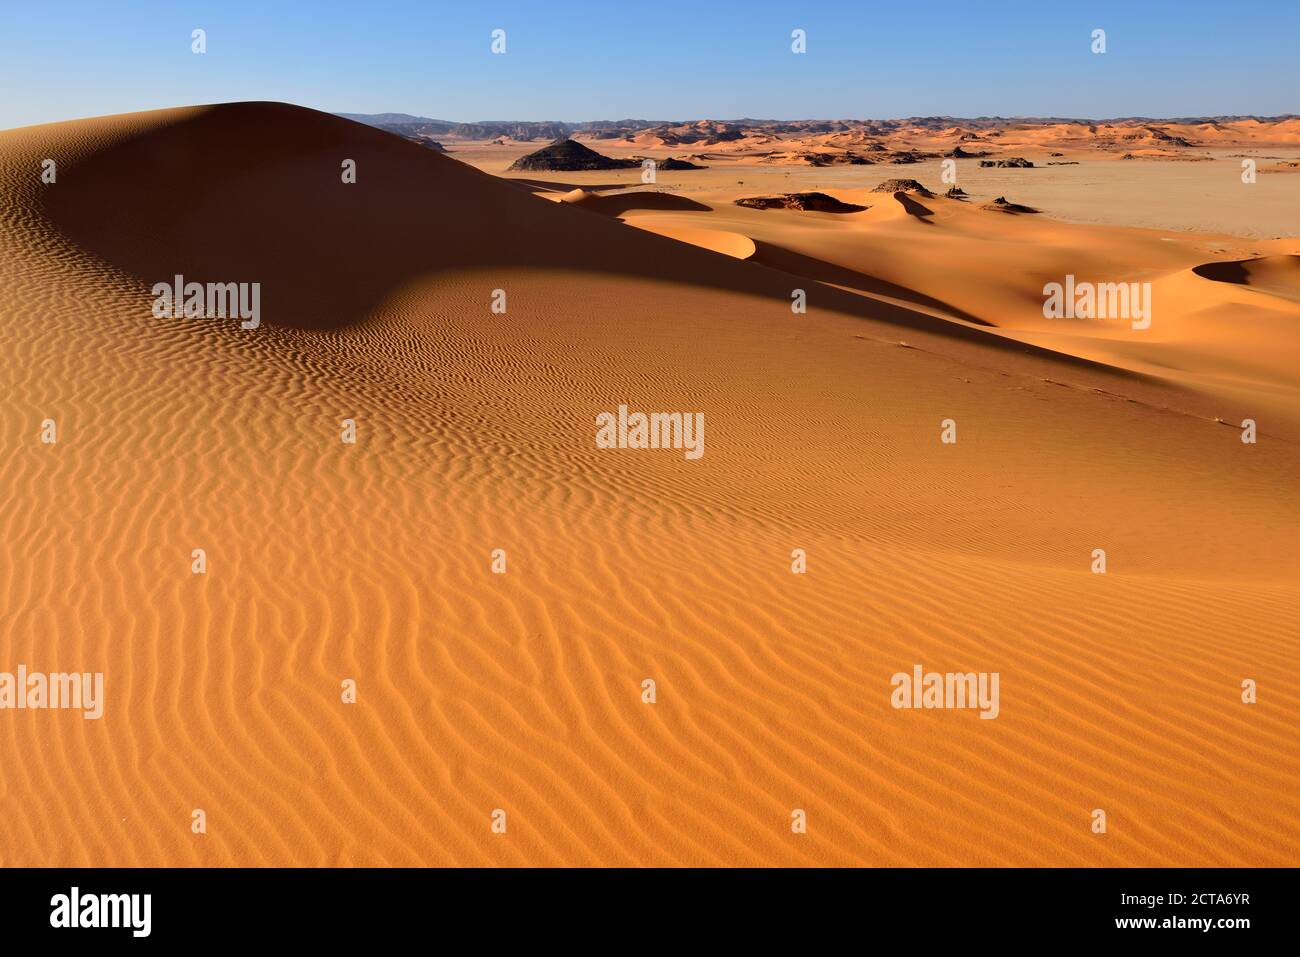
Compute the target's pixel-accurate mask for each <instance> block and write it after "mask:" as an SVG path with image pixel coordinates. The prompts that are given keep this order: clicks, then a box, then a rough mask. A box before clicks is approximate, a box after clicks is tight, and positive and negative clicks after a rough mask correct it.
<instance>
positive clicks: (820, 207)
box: [735, 193, 867, 213]
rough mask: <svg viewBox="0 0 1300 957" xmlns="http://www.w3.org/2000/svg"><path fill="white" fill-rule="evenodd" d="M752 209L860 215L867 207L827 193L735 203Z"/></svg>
mask: <svg viewBox="0 0 1300 957" xmlns="http://www.w3.org/2000/svg"><path fill="white" fill-rule="evenodd" d="M735 202H736V205H737V206H747V207H749V208H750V209H798V210H803V211H804V212H812V213H858V212H861V211H862V210H864V209H866V208H867V207H866V206H856V205H854V204H853V203H842V202H840V201H839V200H838V199H836V198H835V197H834V196H827V195H826V194H825V193H786V194H784V195H782V196H751V197H748V198H745V199H738V200H736V201H735Z"/></svg>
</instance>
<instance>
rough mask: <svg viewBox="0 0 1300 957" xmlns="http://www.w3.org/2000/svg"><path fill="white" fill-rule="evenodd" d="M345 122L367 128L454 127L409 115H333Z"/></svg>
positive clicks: (423, 117)
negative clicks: (359, 124) (403, 126)
mask: <svg viewBox="0 0 1300 957" xmlns="http://www.w3.org/2000/svg"><path fill="white" fill-rule="evenodd" d="M334 115H335V116H341V117H343V119H345V120H355V121H356V122H358V123H365V124H366V125H367V126H398V125H405V124H408V123H419V124H429V125H432V126H447V127H452V126H455V125H456V124H455V123H452V122H450V121H449V120H431V119H429V118H428V117H427V116H412V115H411V114H410V113H335V114H334Z"/></svg>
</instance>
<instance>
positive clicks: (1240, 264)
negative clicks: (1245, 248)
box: [1192, 259, 1251, 286]
mask: <svg viewBox="0 0 1300 957" xmlns="http://www.w3.org/2000/svg"><path fill="white" fill-rule="evenodd" d="M1249 262H1251V260H1249V259H1237V260H1233V261H1231V262H1217V263H1202V264H1201V265H1199V266H1193V267H1192V272H1194V273H1196V275H1198V276H1200V277H1201V278H1202V279H1212V280H1214V281H1215V282H1228V283H1233V284H1234V285H1239V286H1244V285H1245V284H1246V283H1248V282H1250V273H1248V272H1247V271H1246V264H1247V263H1249Z"/></svg>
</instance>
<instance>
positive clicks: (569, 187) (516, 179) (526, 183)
mask: <svg viewBox="0 0 1300 957" xmlns="http://www.w3.org/2000/svg"><path fill="white" fill-rule="evenodd" d="M498 178H499V179H500V180H501V181H502V182H503V183H509V184H510V185H511V186H518V187H519V188H520V189H522V190H524V191H526V192H529V193H568V192H571V191H573V190H575V189H584V190H586V191H587V192H588V193H603V192H607V191H609V190H612V189H629V188H630V187H632V186H635V185H636V182H635V181H633V182H631V183H597V184H594V185H593V184H590V183H556V182H554V181H552V180H549V179H527V178H525V177H522V176H501V177H498Z"/></svg>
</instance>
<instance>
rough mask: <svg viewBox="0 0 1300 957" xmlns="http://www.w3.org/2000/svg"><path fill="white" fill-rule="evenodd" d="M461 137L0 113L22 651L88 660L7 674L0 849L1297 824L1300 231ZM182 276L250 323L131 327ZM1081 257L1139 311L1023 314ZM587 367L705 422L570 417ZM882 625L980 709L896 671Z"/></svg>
mask: <svg viewBox="0 0 1300 957" xmlns="http://www.w3.org/2000/svg"><path fill="white" fill-rule="evenodd" d="M1297 122H1300V121H1297ZM1210 132H1213V131H1207V132H1205V133H1204V134H1203V135H1204V136H1207V137H1208V136H1209V134H1210ZM1291 135H1293V137H1300V133H1296V132H1292V134H1291ZM586 142H587V143H588V145H590V146H592V147H593V148H595V149H598V150H601V151H602V152H606V153H609V154H610V155H615V153H617V155H619V156H625V155H630V154H631V153H632V152H635V151H636V150H637V149H640V148H642V147H641V146H638V145H637V144H629V145H627V146H626V147H620V148H619V149H621V150H623V152H618V151H616V150H614V149H607V147H606V144H604V143H603V142H601V141H595V140H589V141H586ZM1291 142H1293V143H1294V142H1296V141H1295V140H1294V139H1293V140H1292V141H1291ZM446 145H447V147H448V149H449V153H448V154H446V155H443V154H441V153H438V152H436V151H434V150H431V149H426V148H424V147H422V146H419V145H416V144H414V143H411V142H407V141H404V140H403V139H400V138H398V137H396V136H393V135H391V134H389V133H386V132H382V131H380V130H377V129H372V128H370V127H366V126H363V125H360V124H358V123H354V122H352V121H349V120H345V119H341V118H338V117H335V116H331V115H327V114H323V113H318V112H315V111H312V110H307V109H304V108H299V107H293V106H288V105H284V104H274V103H239V104H229V105H222V106H211V107H196V108H190V109H177V110H167V111H160V112H151V113H138V114H130V115H123V116H112V117H106V118H101V119H93V120H80V121H74V122H68V123H57V124H50V125H45V126H36V127H28V128H24V129H18V130H10V131H6V132H0V335H2V336H3V340H2V341H3V344H4V349H3V357H2V358H0V391H2V392H3V394H4V396H5V398H6V401H4V402H3V403H0V441H2V442H3V448H4V451H5V463H6V464H5V470H4V481H3V483H0V670H2V669H4V668H11V667H14V666H16V665H17V664H19V663H24V664H26V665H28V666H30V667H32V668H42V669H45V670H76V671H102V672H103V673H104V675H105V694H106V701H105V708H104V714H103V717H102V718H99V719H97V720H86V719H84V718H83V717H82V716H81V715H80V714H75V713H70V712H66V711H62V712H60V711H46V712H36V711H33V712H27V713H21V714H19V713H10V714H7V715H0V717H2V718H3V720H0V751H3V753H4V754H5V756H6V758H5V761H4V763H3V770H0V864H4V865H28V866H37V865H91V864H93V865H96V866H114V865H127V866H134V865H200V864H202V865H422V864H439V865H452V864H455V865H489V864H502V865H511V866H530V865H641V864H649V865H704V866H712V865H754V866H765V865H879V866H912V865H938V866H947V865H956V866H963V865H993V866H997V865H1062V866H1083V865H1142V866H1174V865H1187V866H1210V865H1224V866H1244V865H1251V866H1254V865H1283V866H1294V865H1296V864H1297V863H1300V787H1297V784H1298V783H1300V752H1298V751H1297V748H1296V729H1297V727H1298V726H1300V689H1298V688H1297V683H1296V674H1297V670H1298V669H1300V646H1297V643H1296V622H1297V621H1298V620H1300V551H1298V550H1297V548H1296V543H1297V541H1298V540H1300V538H1298V535H1297V533H1298V532H1300V499H1298V498H1297V495H1296V476H1297V474H1300V374H1298V373H1297V360H1298V359H1300V345H1298V343H1300V269H1297V265H1296V264H1297V262H1300V260H1298V259H1297V257H1300V238H1296V236H1295V235H1294V230H1292V231H1291V233H1290V235H1288V234H1285V233H1282V232H1278V233H1277V234H1276V235H1274V234H1273V233H1271V232H1270V233H1269V234H1268V235H1265V236H1259V237H1255V238H1249V239H1247V238H1241V233H1239V232H1234V231H1233V230H1232V229H1230V228H1225V227H1226V226H1231V223H1230V222H1225V223H1220V224H1218V225H1216V226H1215V232H1214V233H1213V234H1210V233H1196V234H1193V233H1190V232H1175V231H1174V230H1173V227H1172V226H1169V225H1164V226H1156V227H1154V228H1146V229H1138V228H1132V227H1129V226H1120V225H1114V224H1113V221H1106V220H1107V219H1108V217H1104V216H1103V217H1099V218H1098V219H1094V220H1092V221H1091V222H1090V224H1087V225H1083V224H1078V223H1069V222H1066V221H1064V220H1065V219H1069V218H1076V217H1070V216H1066V215H1065V212H1066V211H1064V210H1062V209H1059V208H1056V207H1054V206H1052V205H1051V203H1049V202H1046V201H1044V199H1043V198H1040V197H1049V196H1050V195H1051V190H1052V189H1056V188H1057V187H1055V186H1051V187H1049V186H1041V187H1036V188H1037V189H1039V190H1040V192H1039V193H1035V192H1034V191H1032V190H1030V189H1028V188H1026V189H1019V188H1016V186H1015V183H1016V182H1018V181H1021V180H1017V179H1015V177H1020V176H1024V175H1026V174H1037V173H1040V172H1041V173H1044V174H1047V173H1049V170H1046V169H1043V170H1039V169H1033V170H1028V169H997V170H990V171H989V172H990V173H991V174H996V176H997V177H998V179H997V180H996V181H994V180H982V181H981V180H977V179H975V178H973V177H972V179H971V180H970V181H969V182H967V181H966V179H960V180H959V182H960V183H961V184H962V185H963V186H965V188H966V189H967V191H969V192H970V193H971V196H970V197H969V198H968V199H965V200H962V199H956V198H947V197H945V196H942V195H937V196H933V197H926V196H923V195H918V194H914V193H913V194H909V193H906V192H898V193H894V192H887V193H878V192H872V186H874V185H875V184H876V183H877V182H878V181H880V180H884V179H886V178H890V177H896V176H898V177H915V178H917V179H919V180H921V181H922V183H924V184H925V185H927V186H929V187H930V189H931V190H933V191H935V192H939V193H942V191H943V189H945V188H946V187H945V186H943V184H941V183H940V182H938V179H937V176H936V175H934V174H933V173H929V174H926V173H923V172H921V167H919V166H915V165H913V166H907V165H902V166H895V165H892V164H891V165H887V166H886V165H875V166H866V167H853V168H851V169H850V168H847V167H846V168H843V169H840V168H837V169H836V170H835V171H834V173H835V175H836V176H845V177H847V176H848V174H849V172H852V175H853V177H854V178H853V179H847V178H845V179H840V180H834V181H827V182H826V183H825V184H823V188H827V189H828V191H829V192H832V193H833V194H834V195H835V197H836V198H838V199H840V200H843V201H845V202H847V203H854V204H859V205H864V206H868V207H869V208H868V209H866V210H864V211H862V212H856V213H849V214H837V213H818V212H803V211H797V210H789V209H749V208H742V207H739V206H736V205H734V203H733V200H734V199H736V198H742V197H747V196H757V195H763V194H768V193H774V192H793V191H795V189H796V186H797V187H798V188H814V187H813V186H812V185H811V184H810V182H809V181H808V180H806V179H800V178H801V177H810V176H815V175H821V171H818V170H813V171H807V170H800V171H797V172H795V173H794V174H793V175H792V176H791V177H790V178H791V180H792V181H797V183H796V184H795V185H792V186H790V187H789V188H786V189H779V188H777V187H778V186H779V185H780V182H779V180H784V179H785V178H786V177H785V173H787V172H789V171H788V170H784V169H781V168H779V167H774V168H772V169H768V168H767V167H760V166H758V165H754V166H751V167H748V168H747V167H745V166H743V165H741V164H738V163H737V164H735V165H734V166H732V167H728V168H727V169H726V170H725V172H726V175H725V178H724V176H723V175H722V174H723V170H722V169H721V168H719V167H715V166H710V169H708V170H704V171H687V172H681V173H672V174H669V173H664V174H663V175H662V177H661V180H660V181H659V182H658V183H656V184H654V185H642V184H641V183H640V179H639V176H640V174H639V171H638V170H635V169H633V170H626V171H625V170H617V171H603V172H593V173H587V174H581V175H579V174H572V175H570V176H567V177H566V176H565V175H564V174H561V173H555V174H532V173H529V174H521V175H520V176H517V177H514V176H512V177H511V178H510V179H506V178H502V177H501V176H499V175H494V174H496V173H501V172H503V171H504V168H505V166H506V165H508V163H509V162H512V161H513V160H514V159H515V158H517V157H518V156H519V155H521V154H522V153H523V152H524V151H525V150H526V149H527V147H525V146H519V145H511V146H506V147H499V149H500V150H502V151H503V153H502V154H501V155H502V158H501V160H499V161H498V160H496V159H492V160H491V161H490V162H487V161H484V159H483V156H484V153H485V151H487V150H489V149H491V147H489V146H487V145H484V144H479V145H476V146H473V147H472V148H470V147H463V148H460V150H459V152H458V147H457V145H456V144H453V143H448V144H446ZM1283 145H1284V146H1285V144H1283ZM1233 149H1234V150H1235V147H1233ZM695 151H696V150H695V149H694V148H691V149H689V150H688V149H683V148H680V147H675V148H673V149H672V150H669V151H664V152H663V154H662V155H685V153H686V152H695ZM46 158H53V159H55V160H56V162H57V169H58V176H57V182H56V183H43V182H42V180H41V175H40V173H41V169H42V160H43V159H46ZM346 159H351V160H354V161H355V163H356V170H357V177H356V183H355V184H345V183H343V182H342V181H341V178H340V166H341V164H342V163H343V161H344V160H346ZM460 160H468V161H470V162H478V163H479V165H483V166H486V167H488V169H489V170H490V171H483V170H480V169H476V168H474V167H473V166H472V165H468V163H466V162H461V161H460ZM699 162H701V163H704V164H706V165H708V164H709V161H708V160H707V159H706V160H700V161H699ZM930 162H932V163H933V161H930ZM965 162H967V161H963V164H964V163H965ZM1099 162H1100V161H1099ZM1107 162H1108V163H1109V162H1110V161H1109V160H1107ZM1137 162H1156V161H1155V160H1151V161H1143V160H1139V161H1137ZM1225 162H1231V163H1236V162H1237V161H1236V160H1225ZM1110 165H1113V166H1118V165H1119V160H1118V159H1115V161H1114V162H1113V163H1110ZM1124 165H1126V166H1128V165H1133V164H1132V163H1129V164H1124ZM1168 165H1170V166H1173V165H1174V164H1173V163H1172V162H1170V163H1169V164H1168ZM1209 165H1210V164H1208V163H1197V164H1180V165H1179V168H1188V169H1191V168H1201V167H1208V166H1209ZM966 168H967V167H966V166H964V165H963V166H962V167H961V170H963V171H965V170H966ZM929 169H930V170H937V169H938V165H937V163H933V165H931V166H930V167H929ZM1073 169H1078V167H1062V168H1060V170H1062V171H1064V170H1073ZM964 175H965V174H964V172H963V176H964ZM1053 175H1055V174H1053ZM1060 175H1062V176H1063V175H1066V174H1065V173H1064V172H1061V173H1060ZM1228 175H1229V176H1232V175H1235V174H1234V172H1233V170H1232V169H1229V170H1228ZM691 177H701V178H700V179H695V180H692V179H690V178H691ZM751 177H756V178H751ZM778 177H779V180H778ZM1280 178H1281V177H1279V179H1280ZM738 180H739V181H744V182H737V181H738ZM1264 180H1265V176H1264V175H1261V177H1260V184H1257V185H1260V186H1261V187H1262V188H1266V189H1273V188H1275V187H1272V186H1266V185H1264ZM994 182H996V183H997V184H998V185H997V187H996V192H994V191H993V190H991V189H988V188H987V184H991V183H994ZM1041 182H1042V183H1044V184H1046V183H1051V182H1054V183H1058V184H1059V183H1060V182H1061V180H1059V179H1056V180H1050V181H1049V180H1047V179H1045V178H1044V179H1042V180H1041ZM1007 183H1010V184H1011V185H1005V184H1007ZM692 184H695V185H692ZM977 184H985V185H977ZM584 187H585V191H584V192H577V193H575V192H574V190H577V189H581V188H584ZM629 188H630V189H629ZM1237 188H1238V189H1244V188H1246V187H1243V186H1238V187H1237ZM1041 190H1046V192H1042V191H1041ZM646 194H654V195H649V196H646ZM662 194H670V195H671V196H672V197H674V198H672V199H665V198H664V197H663V195H662ZM999 195H1004V196H1005V197H1006V198H1007V199H1008V200H1010V201H1012V202H1014V203H1021V204H1028V205H1029V206H1033V207H1035V208H1039V209H1040V210H1041V211H1040V212H1038V213H1007V212H1002V211H999V210H998V209H997V208H987V207H988V206H989V204H990V203H991V201H992V200H993V199H995V198H996V197H997V196H999ZM638 196H645V197H646V198H643V199H638V198H637V197H638ZM918 207H919V208H918ZM1085 218H1086V217H1085ZM1142 224H1143V225H1147V226H1152V224H1151V223H1149V222H1146V223H1142ZM176 274H183V275H184V276H186V277H187V278H193V279H195V280H198V281H202V282H216V281H222V282H224V281H240V282H245V281H246V282H257V283H260V287H261V324H260V326H259V327H258V328H253V329H241V328H240V325H239V323H238V322H237V321H235V320H233V319H227V320H207V319H194V318H188V319H187V318H183V317H182V318H156V317H155V316H154V314H153V313H152V311H151V303H153V301H154V294H153V293H152V292H151V289H152V287H153V286H154V285H155V284H156V283H158V282H160V281H161V282H164V283H169V282H171V281H172V277H173V276H174V275H176ZM1067 274H1069V275H1075V276H1077V277H1078V278H1080V279H1081V280H1086V279H1089V278H1094V277H1095V278H1098V279H1112V278H1113V279H1115V280H1116V281H1121V280H1122V281H1125V282H1128V281H1132V282H1137V283H1146V282H1149V283H1150V284H1151V302H1152V316H1151V318H1152V321H1151V325H1150V328H1149V329H1147V330H1145V331H1144V332H1138V331H1134V330H1133V329H1132V328H1131V327H1130V326H1129V325H1128V324H1127V323H1102V322H1098V321H1095V320H1087V319H1079V318H1073V319H1070V318H1063V319H1059V320H1056V319H1048V318H1045V317H1044V314H1043V287H1044V284H1045V283H1047V282H1051V281H1060V280H1063V278H1064V277H1065V276H1066V275H1067ZM496 290H501V291H503V292H504V294H505V296H506V302H507V303H508V307H507V309H506V311H505V312H504V314H502V313H499V312H494V311H493V310H492V308H491V307H492V304H493V302H494V301H496V300H497V298H498V297H497V296H496V294H495V291H496ZM794 290H803V291H804V293H805V295H806V300H807V312H806V314H794V313H792V310H791V302H792V293H793V291H794ZM620 404H626V405H629V406H630V407H632V408H634V409H643V410H680V411H687V410H698V411H699V412H702V413H703V414H704V416H705V420H706V422H707V428H706V432H705V446H704V454H703V455H702V456H701V457H699V458H698V459H695V460H690V459H688V458H687V457H686V456H684V455H683V454H682V453H681V452H680V451H677V450H673V449H660V450H628V449H622V450H613V449H602V448H598V447H597V444H596V441H595V438H594V436H595V433H596V417H597V416H598V415H599V414H601V413H603V412H610V411H612V410H616V409H617V408H618V407H619V406H620ZM345 419H347V420H352V422H353V423H354V424H355V429H356V439H357V440H356V442H355V444H347V443H345V442H342V441H341V440H340V436H341V430H343V429H344V428H345V426H344V423H343V420H345ZM1246 419H1251V420H1253V421H1255V422H1256V423H1257V430H1258V435H1257V441H1256V442H1254V443H1251V444H1248V443H1244V442H1243V441H1242V429H1241V427H1240V423H1242V422H1243V420H1246ZM46 420H52V421H53V422H54V423H56V424H57V436H58V437H57V442H54V443H44V442H42V441H41V435H42V430H43V424H42V423H43V422H45V421H46ZM945 420H951V421H952V422H953V424H954V428H955V434H956V437H957V441H956V442H955V443H944V442H942V441H941V433H942V432H943V429H944V426H943V423H944V422H945ZM196 548H202V549H204V551H205V554H206V559H207V570H206V572H205V573H204V574H193V573H192V553H193V550H194V549H196ZM1095 549H1104V550H1105V553H1106V561H1107V568H1106V573H1105V574H1094V573H1093V571H1092V566H1093V564H1094V557H1093V555H1094V550H1095ZM496 550H501V551H502V552H503V553H504V560H505V562H506V571H505V573H504V574H497V573H494V569H493V563H494V551H496ZM796 550H802V551H803V553H804V554H805V555H806V562H807V570H806V573H802V574H795V573H792V561H793V560H794V559H793V555H792V553H794V552H795V551H796ZM916 664H920V665H923V666H924V667H925V668H926V669H933V670H935V671H939V672H996V673H998V674H999V675H1000V681H1001V700H1000V709H999V713H998V715H997V717H996V720H982V719H981V718H980V716H979V714H977V713H976V712H974V711H972V710H901V709H896V708H895V707H893V706H892V705H891V676H893V675H895V674H896V673H899V672H909V673H910V672H911V670H912V668H913V666H914V665H916ZM646 679H651V680H652V681H653V682H654V688H655V700H654V703H652V704H651V703H647V702H646V701H645V700H643V695H644V691H643V683H644V682H645V681H646ZM1247 679H1250V680H1252V681H1254V682H1256V683H1257V687H1258V689H1259V690H1258V702H1257V703H1255V704H1247V703H1243V700H1242V683H1243V681H1244V680H1247ZM349 680H350V681H354V682H355V687H356V702H355V703H345V702H344V701H343V700H342V697H341V687H342V683H343V682H345V681H349ZM195 809H202V810H203V811H204V812H205V817H206V833H203V834H196V833H194V832H193V831H192V828H191V822H192V815H193V812H194V810H195ZM1096 809H1104V810H1105V812H1106V816H1107V821H1108V827H1107V831H1106V833H1104V834H1098V833H1094V832H1093V829H1092V828H1091V826H1090V825H1091V823H1092V816H1093V813H1094V811H1095V810H1096ZM498 810H501V811H504V812H505V816H506V819H507V820H508V828H507V829H506V832H505V833H494V831H493V827H492V825H493V820H494V818H493V815H494V812H496V811H498ZM795 810H800V811H803V812H804V813H805V815H806V821H807V831H806V833H795V832H793V831H792V828H791V820H792V812H793V811H795Z"/></svg>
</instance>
